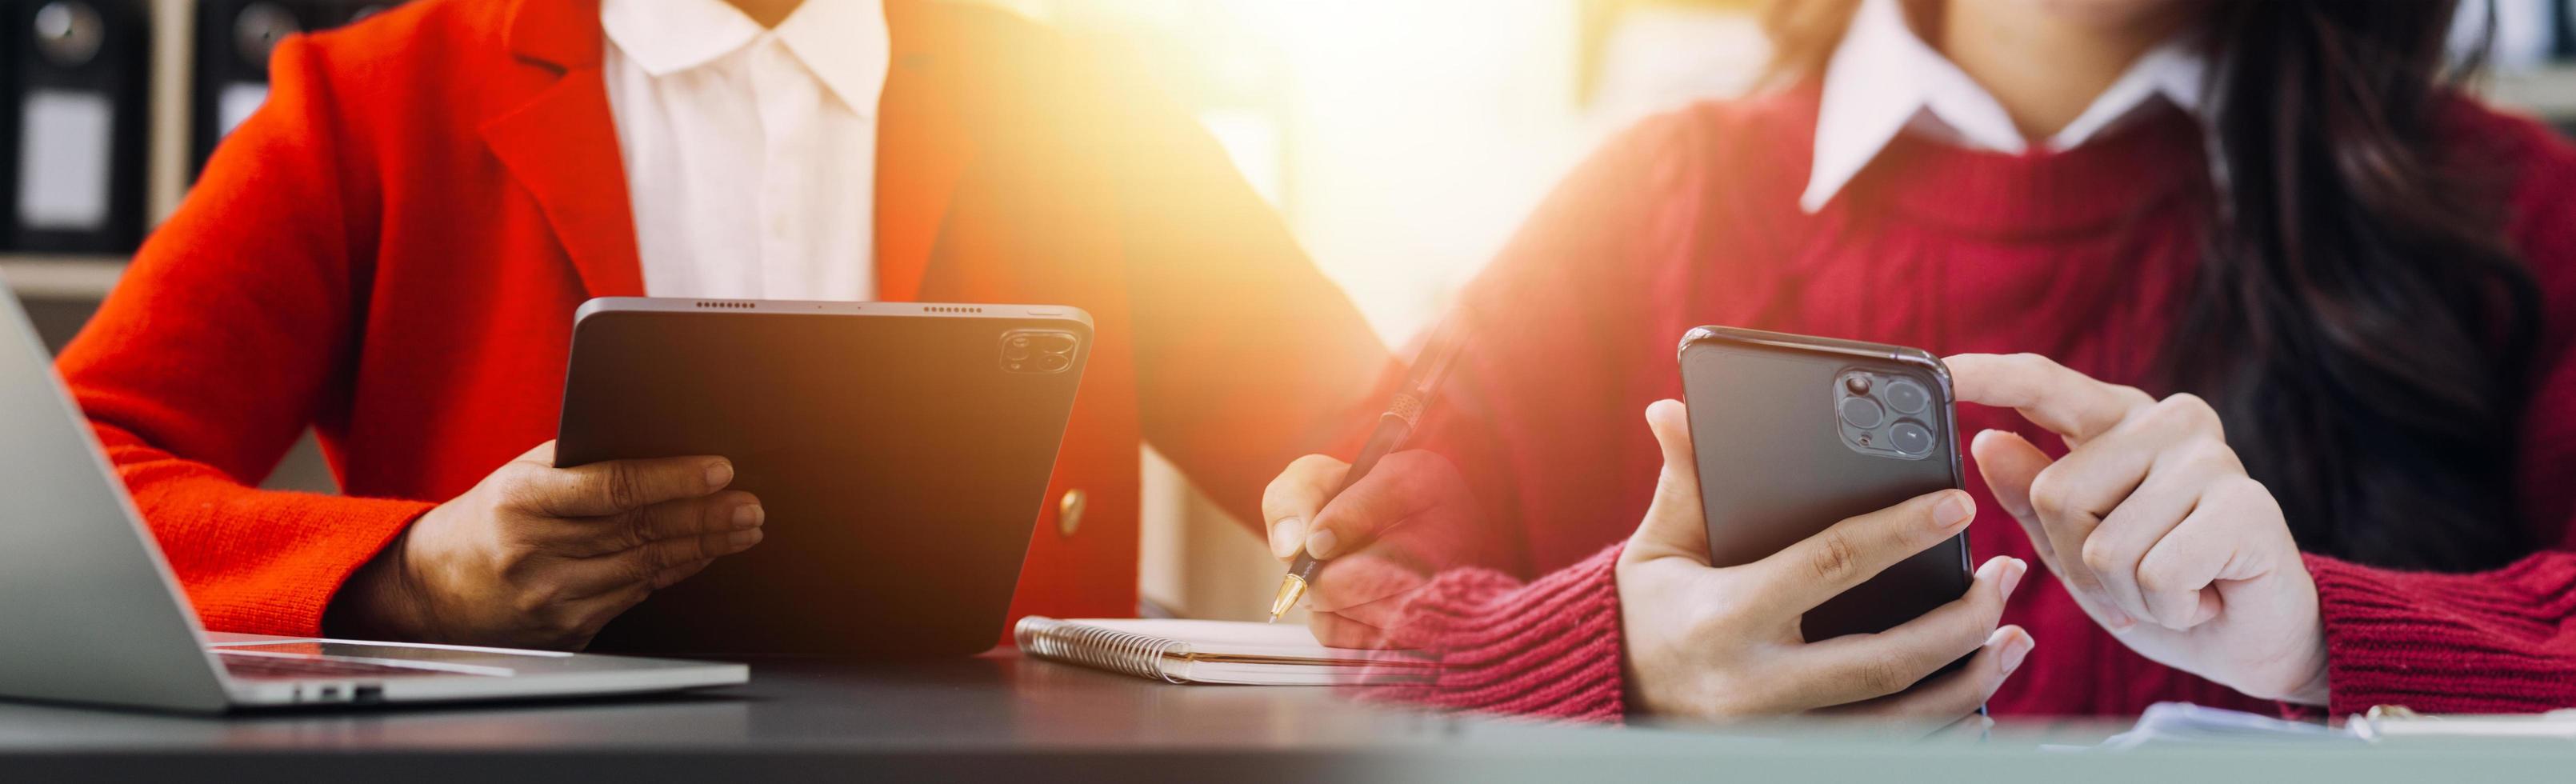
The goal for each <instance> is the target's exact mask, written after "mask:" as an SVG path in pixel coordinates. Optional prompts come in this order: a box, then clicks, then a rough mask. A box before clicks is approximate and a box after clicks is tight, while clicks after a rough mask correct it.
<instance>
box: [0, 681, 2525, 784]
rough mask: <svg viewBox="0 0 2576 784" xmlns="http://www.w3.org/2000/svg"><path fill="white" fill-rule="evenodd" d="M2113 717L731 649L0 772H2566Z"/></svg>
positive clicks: (190, 726)
mask: <svg viewBox="0 0 2576 784" xmlns="http://www.w3.org/2000/svg"><path fill="white" fill-rule="evenodd" d="M2117 729H2118V728H2117V727H2113V726H2107V725H2100V724H2026V725H2006V727H2005V728H2003V729H2002V730H2001V731H1999V732H1998V734H1997V736H1996V737H1995V738H1994V739H1992V740H1988V741H1985V742H1975V741H1972V740H1931V741H1926V740H1908V739H1905V738H1904V737H1900V736H1898V735H1897V733H1892V732H1889V731H1887V730H1886V729H1885V728H1861V727H1845V728H1837V729H1832V730H1828V731H1825V732H1822V733H1807V734H1798V735H1793V736H1788V737H1783V736H1781V735H1780V734H1779V732H1778V731H1771V732H1765V733H1760V734H1757V735H1753V736H1747V735H1741V734H1736V735H1729V734H1719V733H1717V732H1713V731H1711V730H1708V729H1706V728H1661V729H1638V728H1628V729H1618V728H1598V727H1561V726H1540V725H1533V724H1528V723H1523V722H1514V721H1502V720H1494V719H1482V718H1471V717H1462V716H1453V715H1440V714H1432V713H1424V712H1416V711H1409V710H1400V709H1392V708H1387V707H1383V706H1373V705H1368V704H1359V703H1352V702H1349V701H1346V700H1344V699H1342V698H1341V697H1339V696H1337V695H1335V694H1334V693H1332V692H1331V691H1330V690H1325V689H1305V688H1259V687H1219V686H1172V685H1165V684H1159V683H1154V682H1150V681H1144V680H1138V679H1133V678H1127V677H1124V676H1117V675H1109V674H1105V673H1098V672H1093V671H1089V670H1083V669H1078V668H1073V667H1068V666H1063V665H1057V664H1052V663H1048V662H1042V661H1034V660H1024V659H1021V658H1018V657H1016V656H1012V655H1009V654H1000V653H997V654H988V655H987V656H985V657H982V658H977V659H971V660H963V661H948V662H937V663H930V664H915V665H904V666H884V667H819V666H813V665H801V666H800V665H768V666H759V665H756V666H755V668H754V671H753V682H752V684H750V685H748V686H745V687H741V688H736V689H725V690H717V691H711V692H705V693H700V694H693V695H685V696H679V697H668V696H666V697H658V698H635V699H619V700H607V701H598V700H594V701H582V702H551V703H535V704H517V705H483V706H471V707H468V706H456V707H443V708H399V709H382V710H371V711H338V712H294V713H272V714H255V715H248V716H236V717H231V718H220V719H218V718H198V717H186V716H170V715H159V714H150V713H132V712H117V711H101V710H91V709H86V708H76V707H60V706H49V705H27V704H16V703H0V781H52V780H70V779H74V778H88V779H116V780H147V779H176V778H192V779H194V778H210V777H214V776H215V775H218V774H220V775H221V777H222V778H226V779H240V778H248V777H254V776H256V777H271V776H274V777H278V778H280V779H281V780H288V781H311V780H319V779H322V778H324V777H333V778H345V779H348V780H354V781H362V782H369V783H370V784H373V783H374V782H398V781H441V782H469V783H470V784H499V783H500V782H509V781H557V782H560V781H592V780H605V781H618V782H646V781H693V782H714V781H733V780H748V779H750V778H753V777H759V778H766V779H827V780H850V779H854V778H855V779H876V778H881V777H902V778H906V779H937V780H1005V779H1007V780H1018V781H1028V782H1061V781H1137V780H1170V779H1180V780H1191V781H1208V782H1236V781H1244V782H1250V781H1337V782H1339V781H1420V780H1456V781H1471V780H1472V781H1495V780H1523V781H1550V782H1584V783H1585V784H1589V782H1593V781H1597V780H1600V779H1602V778H1603V777H1605V776H1613V775H1615V776H1618V777H1620V778H1666V779H1677V780H1730V781H1767V780H1773V779H1779V778H1784V777H1795V778H1794V779H1793V780H1795V781H1799V782H1802V784H1803V782H1811V781H1820V780H1873V779H1886V778H1893V779H1899V780H1904V781H1909V782H1918V781H1940V780H1973V781H1979V782H1996V781H2014V780H2024V779H2027V780H2034V781H2036V780H2047V781H2052V782H2066V781H2070V780H2076V779H2070V778H2069V777H2070V776H2073V777H2076V778H2077V779H2081V780H2084V781H2099V780H2138V781H2163V782H2176V781H2187V782H2189V784H2202V782H2203V781H2204V780H2234V779H2243V780H2261V779H2268V780H2270V781H2302V780H2323V779H2319V778H2317V777H2319V776H2333V777H2336V778H2338V779H2340V780H2345V781H2351V780H2400V781H2435V780H2457V779H2459V778H2461V777H2462V775H2463V770H2464V769H2466V768H2469V767H2484V768H2494V769H2499V772H2498V775H2510V776H2516V778H2513V779H2504V780H2506V781H2513V782H2520V781H2538V780H2564V779H2565V778H2567V777H2568V776H2571V775H2576V744H2570V743H2564V742H2557V743H2519V744H2478V745H2469V746H2462V745H2455V744H2444V745H2427V746H2418V747H2413V748H2388V747H2376V748H2374V747H2357V748H2346V747H2334V748H2325V747H2311V746H2255V747H2238V748H2215V749H2190V750H2160V751H2146V752H2129V753H2121V754H2110V753H2101V752H2084V753H2069V752H2063V751H2048V750H2043V749H2041V748H2040V746H2041V744H2043V743H2074V744H2089V743H2092V742H2094V741H2098V740H2099V739H2101V738H2102V737H2103V736H2105V735H2107V734H2108V733H2109V732H2112V731H2116V730H2117Z"/></svg>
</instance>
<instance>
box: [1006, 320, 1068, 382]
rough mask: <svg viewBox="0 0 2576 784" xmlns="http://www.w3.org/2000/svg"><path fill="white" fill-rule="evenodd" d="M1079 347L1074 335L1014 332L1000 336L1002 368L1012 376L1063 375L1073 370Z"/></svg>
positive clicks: (1034, 331)
mask: <svg viewBox="0 0 2576 784" xmlns="http://www.w3.org/2000/svg"><path fill="white" fill-rule="evenodd" d="M1081 346H1082V342H1081V340H1079V339H1077V338H1075V337H1074V336H1073V333H1070V332H1061V331H1057V330H1050V329H1017V330H1012V331H1010V332H1006V333H1003V334H1002V369H1003V370H1006V371H1010V372H1013V373H1041V374H1044V373H1062V372H1065V371H1067V370H1072V369H1073V358H1074V353H1075V352H1076V351H1077V350H1079V349H1080V348H1081Z"/></svg>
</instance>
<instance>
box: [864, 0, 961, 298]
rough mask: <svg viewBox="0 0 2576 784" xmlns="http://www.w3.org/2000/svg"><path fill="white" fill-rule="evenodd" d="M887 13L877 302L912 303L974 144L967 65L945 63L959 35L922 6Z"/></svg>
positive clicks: (896, 4) (893, 6) (907, 4)
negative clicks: (966, 97) (965, 101)
mask: <svg viewBox="0 0 2576 784" xmlns="http://www.w3.org/2000/svg"><path fill="white" fill-rule="evenodd" d="M885 12H886V25H887V27H888V28H889V30H890V32H891V34H892V38H893V45H894V51H893V62H892V68H890V69H888V71H887V72H886V86H885V93H884V95H883V96H881V97H879V98H878V99H877V190H876V235H877V244H876V271H877V298H878V299H882V300H895V301H904V300H916V299H918V298H920V297H921V296H922V293H923V292H922V280H923V279H924V278H925V277H927V276H928V274H929V268H930V263H931V255H930V254H931V251H932V250H933V248H934V246H936V245H937V244H938V242H939V236H940V230H941V227H942V226H943V224H944V223H945V221H946V219H947V217H948V207H949V201H950V197H952V196H953V195H955V193H956V188H957V180H958V177H959V176H960V175H961V174H963V173H964V172H965V170H966V164H967V162H968V161H970V160H972V159H973V158H974V156H975V142H974V138H973V137H972V136H971V135H970V133H969V131H968V127H967V124H966V122H965V121H964V119H963V118H962V117H960V116H959V112H958V106H957V96H958V90H960V89H961V88H962V85H961V84H960V81H961V80H960V79H959V78H958V77H959V75H960V74H961V71H960V69H961V68H963V67H964V66H965V64H964V63H960V62H943V61H942V58H943V55H946V56H949V57H962V56H963V55H964V52H963V50H961V49H960V48H959V46H960V45H961V44H962V43H963V42H961V41H958V40H957V38H958V34H957V31H955V30H953V29H950V26H949V25H948V24H946V23H945V22H944V21H943V20H942V18H941V17H940V16H939V15H938V14H937V13H936V9H934V8H931V7H928V4H927V3H925V2H922V1H921V0H890V1H889V2H887V3H886V6H885ZM941 288H942V289H946V288H948V287H946V286H942V287H941Z"/></svg>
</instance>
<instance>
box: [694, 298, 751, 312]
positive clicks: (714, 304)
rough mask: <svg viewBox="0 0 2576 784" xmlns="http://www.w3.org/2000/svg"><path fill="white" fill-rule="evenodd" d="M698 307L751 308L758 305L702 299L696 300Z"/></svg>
mask: <svg viewBox="0 0 2576 784" xmlns="http://www.w3.org/2000/svg"><path fill="white" fill-rule="evenodd" d="M698 307H700V308H708V309H714V310H751V309H753V308H757V307H760V306H759V305H755V304H752V303H749V302H727V301H724V300H711V299H702V300H698Z"/></svg>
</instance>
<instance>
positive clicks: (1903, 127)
mask: <svg viewBox="0 0 2576 784" xmlns="http://www.w3.org/2000/svg"><path fill="white" fill-rule="evenodd" d="M2207 71H2208V58H2207V56H2206V55H2204V54H2202V53H2201V52H2200V50H2199V49H2198V48H2197V47H2196V46H2194V45H2193V40H2192V37H2191V36H2181V37H2177V38H2175V39H2174V40H2171V41H2167V42H2165V43H2163V44H2159V45H2157V46H2156V47H2155V48H2152V49H2149V50H2148V51H2147V52H2146V53H2145V54H2143V55H2140V56H2139V57H2138V60H2137V62H2135V63H2131V64H2130V65H2129V69H2128V71H2127V72H2125V73H2122V74H2121V75H2120V78H2119V79H2118V80H2116V81H2113V82H2112V83H2111V86H2110V87H2109V88H2106V89H2104V90H2103V91H2102V94H2101V95H2100V96H2098V97H2095V98H2094V99H2093V103H2092V105H2090V106H2088V107H2085V109H2084V112H2083V113H2082V114H2078V115H2076V117H2075V119H2074V121H2072V122H2069V123H2067V124H2066V127H2065V128H2062V129H2059V130H2058V132H2057V133H2056V134H2054V135H2052V136H2050V137H2049V138H2047V139H2046V140H2044V141H2042V142H2041V143H2042V144H2043V145H2045V149H2047V150H2051V151H2057V150H2070V149H2074V148H2075V147H2077V146H2079V145H2082V144H2083V143H2085V142H2086V141H2088V140H2091V139H2093V138H2094V137H2096V136H2099V135H2101V133H2102V132H2103V131H2104V130H2107V129H2109V128H2112V127H2114V126H2116V125H2117V124H2118V123H2119V122H2120V121H2121V120H2125V119H2128V118H2129V117H2132V116H2135V115H2136V114H2138V113H2139V111H2140V110H2142V109H2144V108H2146V107H2147V106H2148V104H2149V103H2150V102H2152V101H2155V100H2158V99H2161V100H2164V101H2167V102H2170V103H2172V104H2173V105H2174V106H2177V107H2181V108H2182V109H2183V110H2184V111H2189V112H2192V113H2195V114H2197V113H2199V112H2200V111H2201V109H2202V102H2201V79H2202V76H2203V74H2205V73H2206V72H2207ZM1822 89H1823V93H1822V95H1821V96H1820V98H1819V107H1818V109H1817V112H1816V156H1815V165H1814V167H1813V168H1812V169H1810V170H1809V171H1808V174H1807V189H1806V191H1805V192H1804V193H1803V194H1801V195H1800V196H1799V198H1798V206H1799V207H1801V208H1804V209H1805V210H1806V211H1807V212H1810V213H1813V212H1815V211H1817V210H1820V209H1824V206H1825V204H1826V203H1827V202H1830V201H1833V198H1834V194H1836V193H1840V192H1841V191H1842V189H1843V186H1845V185H1849V184H1851V180H1852V178H1853V177H1856V176H1859V175H1860V172H1861V169H1863V168H1866V167H1867V166H1868V165H1869V162H1870V161H1871V160H1872V159H1875V158H1877V157H1878V154H1879V153H1880V152H1882V151H1884V150H1886V149H1887V145H1888V143H1889V142H1893V141H1895V140H1896V136H1897V134H1899V133H1904V132H1906V131H1908V130H1912V131H1914V132H1916V133H1927V134H1931V135H1934V136H1936V137H1938V138H1941V139H1943V140H1945V141H1949V142H1952V143H1955V144H1960V145H1964V146H1967V147H1970V148H1974V149H1982V150H1991V151H1995V152H2003V153H2013V154H2020V153H2023V152H2027V151H2029V149H2030V141H2029V140H2027V139H2024V138H2022V135H2021V130H2020V129H2019V128H2018V127H2016V126H2014V125H2013V120H2012V115H2011V114H2010V113H2008V112H2006V111H2004V107H2003V104H2001V103H1998V102H1996V100H1995V97H1994V95H1993V94H1992V93H1989V92H1987V91H1986V88H1985V87H1983V86H1981V85H1979V84H1977V82H1976V80H1974V79H1971V78H1968V74H1967V72H1965V71H1961V70H1959V66H1958V65H1957V64H1955V63H1952V62H1950V58H1948V57H1945V56H1942V54H1941V52H1940V51H1939V50H1936V49H1933V48H1932V46H1931V45H1930V44H1927V43H1925V42H1924V41H1923V38H1922V36H1919V35H1916V34H1915V32H1914V28H1913V27H1912V26H1910V25H1908V24H1906V21H1905V10H1904V9H1903V8H1901V7H1899V6H1898V5H1897V0H1864V1H1863V2H1862V3H1861V5H1860V8H1859V10H1858V11H1856V12H1855V13H1853V14H1852V21H1851V28H1850V29H1849V30H1848V31H1846V32H1845V33H1844V34H1843V41H1842V45H1841V46H1840V47H1839V48H1836V49H1835V50H1834V56H1833V59H1832V60H1830V61H1828V62H1827V63H1826V65H1825V82H1824V87H1823V88H1822Z"/></svg>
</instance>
